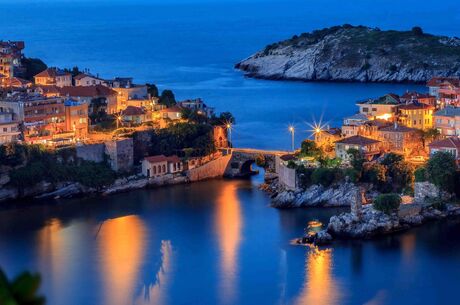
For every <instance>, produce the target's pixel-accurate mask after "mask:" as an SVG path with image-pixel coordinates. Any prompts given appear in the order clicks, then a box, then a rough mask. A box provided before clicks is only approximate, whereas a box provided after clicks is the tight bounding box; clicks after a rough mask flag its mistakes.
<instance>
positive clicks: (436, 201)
mask: <svg viewBox="0 0 460 305" xmlns="http://www.w3.org/2000/svg"><path fill="white" fill-rule="evenodd" d="M428 204H429V205H430V206H431V207H432V208H434V209H436V210H439V211H445V210H446V209H447V205H446V203H445V202H444V201H443V200H442V199H440V198H431V199H429V200H428Z"/></svg>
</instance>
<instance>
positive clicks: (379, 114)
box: [356, 93, 401, 121]
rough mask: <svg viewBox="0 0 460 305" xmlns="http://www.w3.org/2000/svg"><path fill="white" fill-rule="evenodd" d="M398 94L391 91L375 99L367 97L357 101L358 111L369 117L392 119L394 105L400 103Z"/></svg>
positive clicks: (394, 111) (394, 110)
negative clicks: (364, 99)
mask: <svg viewBox="0 0 460 305" xmlns="http://www.w3.org/2000/svg"><path fill="white" fill-rule="evenodd" d="M400 103H401V102H400V99H399V96H398V95H396V94H393V93H390V94H386V95H384V96H382V97H379V98H377V99H368V100H366V101H363V102H358V103H357V104H356V105H358V107H359V113H361V114H364V115H366V116H368V117H370V118H371V119H382V120H387V121H392V120H393V119H394V115H395V113H396V107H397V106H398V105H399V104H400Z"/></svg>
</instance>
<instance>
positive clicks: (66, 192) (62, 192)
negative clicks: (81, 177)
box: [35, 183, 83, 199]
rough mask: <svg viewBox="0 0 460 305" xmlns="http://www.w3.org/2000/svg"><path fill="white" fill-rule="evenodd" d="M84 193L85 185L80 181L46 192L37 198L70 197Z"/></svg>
mask: <svg viewBox="0 0 460 305" xmlns="http://www.w3.org/2000/svg"><path fill="white" fill-rule="evenodd" d="M81 193H83V187H82V185H81V184H80V183H71V184H68V185H66V186H63V187H61V188H58V189H57V190H55V191H53V192H49V193H44V194H41V195H38V196H35V198H38V199H44V198H70V197H73V196H76V195H79V194H81Z"/></svg>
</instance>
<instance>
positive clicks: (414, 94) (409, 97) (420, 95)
mask: <svg viewBox="0 0 460 305" xmlns="http://www.w3.org/2000/svg"><path fill="white" fill-rule="evenodd" d="M401 98H402V99H405V100H412V99H415V100H417V99H425V98H436V97H434V96H432V95H430V94H428V93H420V92H417V91H412V92H410V91H408V92H406V93H404V94H403V95H402V96H401Z"/></svg>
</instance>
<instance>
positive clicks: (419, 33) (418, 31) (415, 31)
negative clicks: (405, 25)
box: [412, 26, 423, 36]
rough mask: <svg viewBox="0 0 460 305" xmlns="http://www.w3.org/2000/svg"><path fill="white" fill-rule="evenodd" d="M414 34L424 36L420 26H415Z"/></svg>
mask: <svg viewBox="0 0 460 305" xmlns="http://www.w3.org/2000/svg"><path fill="white" fill-rule="evenodd" d="M412 33H414V34H415V35H417V36H422V35H423V29H422V28H421V27H419V26H414V27H413V28H412Z"/></svg>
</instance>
